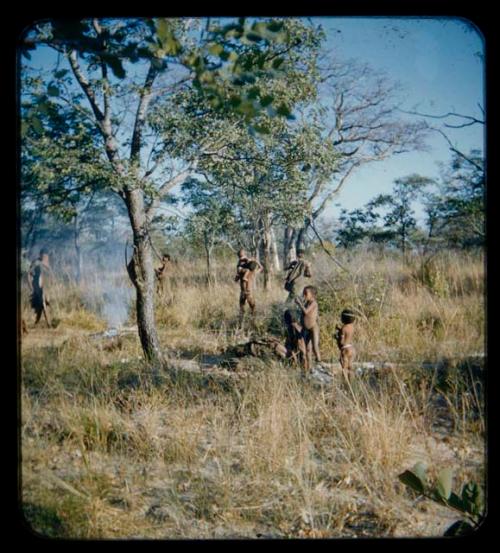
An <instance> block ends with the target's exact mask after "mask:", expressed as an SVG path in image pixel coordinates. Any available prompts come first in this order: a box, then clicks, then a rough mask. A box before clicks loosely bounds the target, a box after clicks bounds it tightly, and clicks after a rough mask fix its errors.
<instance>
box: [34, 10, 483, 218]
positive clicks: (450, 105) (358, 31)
mask: <svg viewBox="0 0 500 553" xmlns="http://www.w3.org/2000/svg"><path fill="white" fill-rule="evenodd" d="M311 19H312V21H313V22H314V23H315V24H321V25H322V26H323V28H324V29H325V31H326V33H327V44H326V46H327V48H329V49H331V50H332V51H333V52H334V54H335V56H336V57H338V58H340V59H351V58H354V59H356V60H358V61H360V62H363V63H368V64H369V65H370V66H372V67H373V68H374V69H377V70H383V71H384V72H385V73H386V74H387V76H388V77H389V78H390V79H393V80H396V81H399V82H400V83H401V85H402V89H403V90H402V93H401V98H400V99H401V101H402V106H403V107H404V108H405V109H408V110H412V109H418V110H419V111H422V112H425V113H431V114H444V113H447V112H449V111H455V112H458V113H462V114H465V115H471V116H473V117H477V118H479V119H480V118H482V117H483V116H482V113H481V111H480V109H479V107H478V104H481V106H483V107H484V106H485V102H484V86H485V83H484V62H483V60H484V54H485V52H484V46H483V42H482V38H481V35H480V34H479V32H478V31H477V30H476V29H475V28H474V27H473V26H471V25H470V24H468V23H467V22H466V21H465V20H462V19H457V18H409V17H404V18H398V17H390V18H389V17H314V18H311ZM32 56H33V59H32V61H31V62H29V63H28V65H29V66H32V67H33V66H38V67H44V68H47V69H51V68H52V67H54V62H55V59H56V57H55V55H54V53H53V52H52V51H51V53H50V54H49V49H48V48H40V49H39V51H38V52H36V53H35V52H33V54H32ZM430 121H431V122H435V123H437V121H433V120H430ZM446 132H447V134H448V136H449V137H450V139H451V140H452V141H453V142H454V143H455V144H456V146H457V147H458V148H459V149H461V150H464V151H467V150H469V149H470V148H473V147H475V148H481V149H483V147H484V144H483V138H484V135H483V132H484V129H483V128H482V126H480V125H475V126H473V127H468V128H465V129H460V130H450V129H447V131H446ZM428 143H429V146H430V150H429V151H428V152H414V153H408V154H401V155H399V156H395V157H393V158H390V159H388V160H385V161H382V162H378V163H373V164H370V165H367V166H365V167H363V168H361V169H359V170H358V172H357V173H355V174H354V175H353V176H352V177H351V179H350V180H349V181H348V182H347V184H346V186H345V188H344V189H343V190H342V191H341V193H340V194H339V195H338V197H337V198H336V199H335V200H334V204H341V207H343V208H346V209H349V210H350V209H354V208H356V207H361V206H363V205H364V204H365V203H366V202H367V201H369V200H370V199H371V198H372V197H373V196H375V195H377V194H380V193H386V192H389V191H390V190H391V188H392V184H393V181H394V179H396V178H399V177H403V176H405V175H408V174H411V173H420V174H422V175H424V176H428V177H438V176H439V166H438V163H439V162H442V163H447V162H448V161H449V159H450V152H449V148H448V146H447V144H446V142H445V140H444V139H443V138H442V137H441V136H440V135H439V134H437V133H435V134H434V135H433V136H431V137H430V139H429V142H428ZM334 204H332V206H331V207H330V208H329V209H328V210H327V211H326V217H327V218H332V217H333V218H336V216H337V215H338V213H339V212H340V209H341V207H339V206H337V205H334ZM418 215H419V216H420V215H421V211H420V210H418Z"/></svg>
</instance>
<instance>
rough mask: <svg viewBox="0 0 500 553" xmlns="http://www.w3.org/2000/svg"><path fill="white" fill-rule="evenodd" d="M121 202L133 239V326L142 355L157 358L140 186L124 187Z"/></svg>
mask: <svg viewBox="0 0 500 553" xmlns="http://www.w3.org/2000/svg"><path fill="white" fill-rule="evenodd" d="M125 202H126V205H127V209H128V214H129V218H130V223H131V226H132V232H133V239H134V255H133V267H134V272H135V275H134V277H135V278H134V279H133V283H134V286H135V289H136V293H137V296H136V307H137V328H138V331H139V338H140V341H141V346H142V349H143V351H144V355H145V357H146V359H147V360H148V361H151V362H161V361H162V360H163V355H162V353H161V349H160V342H159V340H158V334H157V332H156V323H155V316H154V284H155V282H154V270H153V259H152V256H151V244H150V240H149V235H148V232H147V227H146V216H145V211H144V196H143V191H142V190H140V189H133V190H127V191H126V192H125Z"/></svg>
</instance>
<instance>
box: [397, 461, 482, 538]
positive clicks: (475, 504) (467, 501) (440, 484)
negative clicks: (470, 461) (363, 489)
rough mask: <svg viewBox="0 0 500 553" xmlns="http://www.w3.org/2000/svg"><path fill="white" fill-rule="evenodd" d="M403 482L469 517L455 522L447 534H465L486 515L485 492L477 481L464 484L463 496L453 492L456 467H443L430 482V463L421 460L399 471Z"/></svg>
mask: <svg viewBox="0 0 500 553" xmlns="http://www.w3.org/2000/svg"><path fill="white" fill-rule="evenodd" d="M399 480H400V481H401V482H403V484H404V485H405V486H407V487H409V488H411V489H412V490H414V491H415V492H417V493H418V494H419V495H422V496H424V497H426V498H427V499H431V500H432V501H435V502H436V503H439V504H440V505H444V506H446V507H449V508H451V509H454V510H455V511H458V512H460V513H462V514H463V515H464V516H465V518H464V519H462V520H458V521H457V522H454V523H453V524H452V525H451V526H450V527H449V528H448V529H447V530H446V532H445V533H444V535H445V536H461V535H465V534H469V533H471V532H473V531H474V530H475V529H476V528H478V527H479V526H480V525H481V523H482V521H483V520H484V517H485V503H484V493H483V490H482V488H481V487H480V486H479V485H478V484H477V483H476V482H468V483H466V484H464V485H463V486H462V490H461V493H460V496H459V495H457V494H455V493H454V492H452V491H451V490H452V484H453V471H452V469H451V468H444V469H442V470H441V471H440V472H439V474H438V476H437V479H436V482H435V483H434V485H433V486H432V485H429V483H428V481H427V475H426V467H425V465H424V464H423V463H417V464H416V465H415V466H414V467H413V469H412V470H405V471H404V472H403V473H401V474H400V475H399Z"/></svg>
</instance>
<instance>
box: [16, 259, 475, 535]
mask: <svg viewBox="0 0 500 553" xmlns="http://www.w3.org/2000/svg"><path fill="white" fill-rule="evenodd" d="M343 261H344V262H346V263H349V265H350V267H352V268H353V269H354V268H355V270H354V274H351V275H350V276H349V277H347V276H344V275H342V274H341V273H340V272H338V271H337V270H333V269H332V266H331V264H329V263H328V262H327V260H326V259H325V258H322V257H321V256H319V255H318V256H317V257H316V258H315V260H314V266H315V267H316V268H317V274H318V275H319V276H318V277H317V280H316V284H317V285H318V287H319V289H320V306H321V323H322V336H321V338H322V342H321V349H322V352H323V355H324V357H325V360H330V359H336V357H337V352H336V351H335V349H334V347H333V341H332V332H333V328H334V326H335V324H336V323H337V322H338V320H337V319H338V314H339V313H340V311H341V309H342V308H343V307H344V306H346V305H350V306H352V307H355V308H357V309H358V310H359V317H358V322H357V328H356V333H357V334H356V344H357V347H358V350H359V358H360V359H361V360H372V359H384V360H392V361H394V362H395V363H396V365H395V369H394V370H393V371H392V372H389V373H388V374H385V375H380V376H379V377H378V378H377V379H373V378H371V377H358V378H356V379H355V380H354V381H353V382H352V386H347V385H346V384H344V383H343V382H342V381H340V380H335V381H334V382H333V384H332V385H331V386H327V387H319V386H318V385H315V384H314V383H311V382H309V381H305V380H303V379H302V378H301V376H300V374H299V373H298V372H297V371H295V370H293V369H290V368H289V367H286V366H283V365H282V364H280V363H277V362H276V363H274V362H268V363H254V365H253V366H252V365H250V366H251V367H252V368H251V370H250V371H249V372H248V373H247V374H246V375H242V376H241V378H238V379H234V378H229V377H228V378H226V379H225V380H224V379H223V378H222V379H219V380H217V381H216V380H214V379H209V378H207V377H205V376H203V375H199V376H198V375H196V374H192V375H182V374H176V373H173V372H171V371H169V370H165V371H164V372H163V373H162V374H161V378H160V379H156V380H152V379H151V378H150V377H149V376H148V371H147V367H146V366H145V364H144V363H143V361H142V360H141V352H140V347H139V344H138V340H137V338H135V337H124V338H123V340H122V342H121V344H120V346H119V347H117V348H115V349H110V350H106V349H104V348H102V347H101V346H100V343H99V342H98V341H96V340H94V339H92V337H91V336H90V335H91V334H92V333H93V332H95V331H97V330H102V329H104V328H106V326H107V325H106V322H105V321H104V320H102V319H101V318H99V316H98V314H96V313H98V309H96V310H95V311H92V310H90V307H89V306H87V307H84V305H83V304H84V303H85V302H83V301H82V300H81V299H79V298H82V297H83V298H85V297H86V298H88V297H89V290H88V289H87V290H85V286H87V285H88V286H89V288H90V289H92V287H95V286H97V285H96V280H94V281H93V282H91V283H87V284H86V283H82V285H81V286H80V287H75V286H73V285H72V286H69V285H62V284H58V286H60V288H59V289H58V290H57V292H58V297H57V301H58V307H59V315H60V324H59V325H58V326H57V328H54V329H44V328H43V327H42V328H40V329H37V330H31V331H30V333H29V334H28V335H27V336H26V337H25V338H24V339H23V343H22V383H23V386H22V398H21V399H22V429H21V430H22V490H23V502H24V511H25V514H26V517H27V519H28V520H29V522H30V524H31V525H32V527H33V528H34V529H35V530H36V531H38V532H40V533H42V534H44V535H49V536H64V537H71V538H139V537H146V538H158V539H159V538H163V539H165V538H216V537H225V538H229V537H252V538H255V537H259V536H261V537H267V536H274V537H287V538H297V537H311V538H314V537H355V536H396V535H409V536H429V535H433V536H436V535H440V534H442V532H443V531H444V529H445V528H446V525H447V524H448V523H449V522H451V521H453V520H454V517H453V515H451V518H450V516H449V513H448V512H446V510H445V509H443V508H440V507H438V506H434V505H432V504H429V503H428V502H421V501H415V499H414V498H413V497H411V496H410V495H409V494H408V492H407V490H406V489H404V487H403V486H402V485H401V484H400V483H399V482H398V479H397V475H398V474H399V473H400V472H402V471H403V470H405V469H407V468H409V467H411V466H412V465H413V463H415V462H416V461H418V460H421V461H424V462H426V463H427V464H429V466H430V470H431V473H432V471H433V470H434V471H435V470H438V469H439V468H442V467H443V466H452V467H453V468H454V469H455V471H456V475H457V477H456V478H457V483H458V482H459V481H463V480H464V479H467V478H474V479H476V480H479V481H482V480H483V479H484V473H483V471H484V463H483V457H482V456H483V451H484V409H483V399H482V395H483V394H482V387H481V386H482V381H481V376H480V374H481V373H479V375H478V374H477V373H476V372H474V371H475V367H474V365H473V364H471V362H470V360H469V359H470V358H471V356H472V354H474V353H476V352H480V351H482V347H483V341H484V306H483V282H482V262H481V259H473V258H467V259H462V260H457V259H456V258H453V257H451V256H450V257H446V256H443V257H442V258H439V259H438V260H437V261H436V262H435V267H437V269H436V268H435V269H433V270H436V271H438V272H439V274H440V275H441V277H439V278H441V279H444V281H445V282H446V286H444V285H442V284H439V286H438V285H437V284H436V282H438V280H439V279H438V280H436V279H434V280H428V277H426V278H427V281H426V280H425V278H421V276H422V275H420V277H419V274H418V266H417V265H415V266H414V267H406V268H404V269H402V268H401V267H400V266H399V265H398V264H397V263H396V262H395V261H394V260H391V259H385V260H380V259H376V258H370V257H369V256H363V257H362V258H353V259H351V260H348V259H346V260H343ZM195 268H196V265H195V264H194V262H193V265H191V266H187V264H186V267H182V268H181V269H182V270H181V269H179V274H178V282H177V284H176V289H175V290H176V292H175V295H176V302H175V303H174V304H173V305H167V304H165V303H164V304H162V305H159V306H158V311H157V320H158V323H159V324H158V326H159V332H160V340H161V342H162V344H164V345H165V347H166V348H168V350H169V351H171V352H175V353H176V354H177V355H182V356H185V357H196V356H197V355H200V354H202V353H210V354H216V353H220V352H221V351H223V350H224V349H225V348H226V347H228V346H229V345H232V344H234V343H236V342H238V340H241V339H242V337H241V336H240V335H239V334H238V333H237V332H236V330H235V326H236V320H237V313H238V308H237V306H238V290H237V286H236V285H235V284H234V283H232V282H231V280H230V278H231V272H230V271H229V270H228V271H227V275H219V281H218V284H217V285H215V286H213V287H212V288H211V289H210V290H209V291H207V290H206V288H204V287H202V285H201V284H200V283H198V282H195V281H192V280H190V276H189V275H191V274H193V272H194V269H195ZM231 269H232V265H231ZM419 278H420V280H419ZM443 290H446V291H445V292H443ZM207 292H208V293H207ZM79 294H80V295H79ZM285 297H286V292H284V291H283V290H282V289H281V287H280V286H279V283H275V284H274V285H273V288H272V289H271V290H270V291H269V292H267V293H266V294H264V293H263V292H261V291H259V293H258V298H259V306H258V319H257V326H258V330H259V331H261V332H263V331H265V330H269V329H270V330H272V331H273V332H275V333H279V332H280V331H281V321H280V316H281V305H282V302H283V300H284V298H285ZM87 305H88V304H87ZM23 313H24V316H25V317H26V318H27V319H28V320H31V314H30V313H29V312H28V310H27V308H26V305H25V306H24V310H23ZM129 323H130V321H129ZM443 358H446V359H447V365H446V369H445V370H443V371H440V372H437V371H424V370H422V369H419V368H418V367H417V365H418V364H419V363H421V362H423V361H426V360H433V361H437V360H442V359H443ZM468 360H469V361H468ZM406 361H412V362H413V363H414V364H415V365H416V367H414V368H407V369H405V370H403V368H402V367H403V366H404V365H403V364H402V363H403V362H406Z"/></svg>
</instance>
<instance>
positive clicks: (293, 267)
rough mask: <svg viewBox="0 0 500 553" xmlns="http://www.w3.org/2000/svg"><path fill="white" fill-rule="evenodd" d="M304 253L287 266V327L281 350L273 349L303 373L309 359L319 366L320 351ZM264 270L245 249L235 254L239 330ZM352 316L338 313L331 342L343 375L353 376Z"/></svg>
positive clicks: (347, 312)
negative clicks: (238, 291)
mask: <svg viewBox="0 0 500 553" xmlns="http://www.w3.org/2000/svg"><path fill="white" fill-rule="evenodd" d="M304 253H305V252H304V250H298V251H297V259H295V260H294V261H292V262H291V263H290V264H289V265H288V267H286V269H285V271H286V277H285V281H284V289H285V290H286V291H287V292H288V297H287V300H286V309H285V311H284V313H283V320H284V323H285V328H286V335H287V336H286V342H285V346H284V348H283V347H281V346H279V347H277V348H276V349H275V351H276V353H277V354H278V355H280V356H281V357H284V358H288V359H291V360H293V361H294V362H297V363H298V364H300V365H301V366H302V367H303V369H304V371H305V372H309V371H310V370H311V368H312V356H313V354H314V358H315V360H316V363H321V353H320V348H319V338H320V327H319V307H318V301H317V294H318V290H317V288H316V287H315V286H311V285H306V286H303V287H302V284H304V279H305V278H311V276H312V274H311V264H310V263H309V262H308V261H306V260H305V259H304ZM262 270H263V267H262V265H261V264H260V263H259V261H258V260H257V259H254V258H251V257H249V256H248V255H247V254H246V252H245V250H244V249H241V250H239V251H238V263H237V265H236V276H235V279H234V280H235V281H236V282H239V283H240V315H239V324H240V327H241V325H242V322H243V318H244V314H245V305H247V304H248V307H249V309H250V314H251V316H252V319H254V317H255V305H256V304H255V297H254V282H255V277H256V275H257V274H258V273H260V272H261V271H262ZM354 320H355V316H354V314H353V313H352V312H351V311H350V310H348V309H345V310H344V311H342V313H341V321H342V325H337V326H336V328H335V335H334V339H335V341H336V343H337V346H338V348H339V350H340V364H341V367H342V371H343V373H344V375H345V376H346V377H347V378H349V377H350V375H351V374H352V369H353V359H354V353H355V351H354V346H353V344H352V339H353V335H354Z"/></svg>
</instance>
